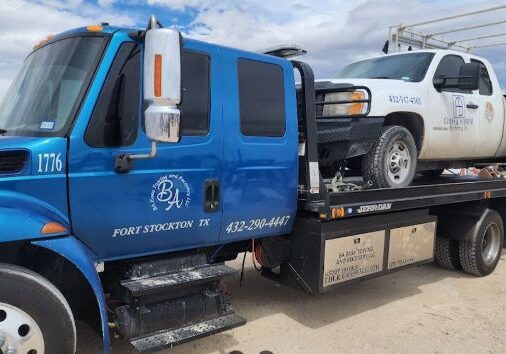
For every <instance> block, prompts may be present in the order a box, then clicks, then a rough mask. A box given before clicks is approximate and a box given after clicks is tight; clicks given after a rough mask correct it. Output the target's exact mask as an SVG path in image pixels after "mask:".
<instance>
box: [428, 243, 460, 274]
mask: <svg viewBox="0 0 506 354" xmlns="http://www.w3.org/2000/svg"><path fill="white" fill-rule="evenodd" d="M434 253H435V254H434V255H435V258H436V262H437V264H439V265H440V266H441V267H443V268H445V269H448V270H460V269H462V266H461V265H460V256H459V241H457V240H452V239H449V238H446V237H436V245H435V252H434Z"/></svg>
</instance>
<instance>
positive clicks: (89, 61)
mask: <svg viewBox="0 0 506 354" xmlns="http://www.w3.org/2000/svg"><path fill="white" fill-rule="evenodd" d="M106 43H107V37H105V36H93V37H91V36H83V37H70V38H65V39H61V40H58V41H55V42H53V43H50V44H48V45H45V46H43V47H41V48H39V49H36V50H35V51H34V52H32V54H30V55H29V56H28V58H27V59H26V60H25V63H24V65H23V67H22V68H21V71H20V72H19V73H18V75H17V76H16V78H15V79H14V81H13V83H12V85H11V87H10V88H9V90H8V91H7V93H6V95H5V98H4V101H3V103H2V105H0V129H2V134H4V135H24V136H65V135H66V133H67V131H68V129H69V128H70V125H71V124H72V120H73V118H74V116H75V112H76V111H77V109H78V108H79V105H80V103H81V100H82V97H83V96H84V94H85V92H86V90H87V88H88V84H89V82H90V80H91V78H92V77H93V74H94V73H95V69H96V67H97V65H98V62H99V60H100V57H101V54H102V51H103V49H104V47H105V45H106Z"/></svg>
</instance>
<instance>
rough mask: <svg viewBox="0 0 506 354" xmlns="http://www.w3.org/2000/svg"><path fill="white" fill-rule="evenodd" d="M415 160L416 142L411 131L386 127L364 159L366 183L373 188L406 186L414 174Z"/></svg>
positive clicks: (363, 169)
mask: <svg viewBox="0 0 506 354" xmlns="http://www.w3.org/2000/svg"><path fill="white" fill-rule="evenodd" d="M416 162H417V149H416V144H415V140H414V139H413V136H412V135H411V133H410V132H409V130H407V129H406V128H404V127H401V126H398V125H391V126H386V127H383V128H382V129H381V131H380V134H379V137H378V139H377V140H376V142H375V143H374V144H373V146H372V147H371V149H370V150H369V152H368V153H367V155H365V156H364V158H363V159H362V176H363V178H364V183H368V182H369V183H370V184H371V187H373V188H399V187H407V186H409V185H410V184H411V182H412V181H413V178H414V176H415V172H416Z"/></svg>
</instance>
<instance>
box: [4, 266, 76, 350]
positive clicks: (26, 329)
mask: <svg viewBox="0 0 506 354" xmlns="http://www.w3.org/2000/svg"><path fill="white" fill-rule="evenodd" d="M75 351H76V327H75V323H74V317H73V315H72V311H71V310H70V307H69V305H68V303H67V301H66V300H65V298H64V297H63V295H62V294H61V292H60V291H59V290H58V289H57V288H56V287H55V286H54V285H53V284H51V283H50V282H49V281H48V280H47V279H45V278H43V277H41V276H40V275H39V274H37V273H34V272H32V271H30V270H28V269H25V268H22V267H18V266H12V265H7V264H0V353H27V354H44V353H46V354H53V353H55V354H73V353H75Z"/></svg>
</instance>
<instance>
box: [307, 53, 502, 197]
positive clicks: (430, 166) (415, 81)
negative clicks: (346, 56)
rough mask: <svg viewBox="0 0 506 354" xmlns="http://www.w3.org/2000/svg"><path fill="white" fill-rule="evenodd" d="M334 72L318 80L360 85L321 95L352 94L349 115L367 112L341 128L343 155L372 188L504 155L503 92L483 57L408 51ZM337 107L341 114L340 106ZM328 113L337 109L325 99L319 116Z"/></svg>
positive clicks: (400, 184) (342, 97)
mask: <svg viewBox="0 0 506 354" xmlns="http://www.w3.org/2000/svg"><path fill="white" fill-rule="evenodd" d="M338 77H339V78H338V79H332V80H326V81H325V82H320V84H332V85H335V84H338V85H343V86H346V85H353V87H358V88H357V89H356V91H355V92H354V93H349V94H348V95H347V96H346V95H343V94H342V93H338V94H336V95H337V96H332V95H331V94H328V95H326V96H325V98H324V101H327V102H330V101H336V100H337V101H339V100H340V101H341V102H343V100H350V101H353V100H357V99H358V100H357V102H355V103H349V104H348V108H347V111H348V113H350V118H351V117H352V116H353V114H356V113H364V115H365V114H367V116H366V117H364V115H363V116H362V117H356V118H352V119H349V120H348V121H347V122H348V123H346V124H347V127H346V128H344V129H343V130H342V131H341V133H343V132H344V134H345V135H347V138H343V140H345V141H347V142H348V144H345V146H347V148H346V149H345V153H344V159H345V160H346V161H347V163H348V167H350V166H356V167H360V168H361V170H362V171H361V172H362V176H363V177H364V180H365V181H366V182H367V181H370V183H372V186H374V187H376V188H391V187H404V186H407V185H409V184H410V183H411V182H412V180H413V178H414V176H415V174H416V173H421V174H424V175H438V174H440V173H441V172H442V171H443V169H445V168H459V167H469V166H473V165H475V164H476V163H480V162H487V163H488V162H494V161H497V160H498V159H500V158H503V157H505V156H506V139H505V138H504V137H505V136H506V125H505V104H504V103H505V100H504V97H503V95H502V92H501V88H500V87H499V82H498V80H497V77H496V75H495V73H494V70H493V69H492V67H491V65H490V63H489V62H488V61H487V60H485V59H483V58H480V57H477V56H474V55H471V54H468V53H461V52H456V51H451V50H419V51H410V52H405V53H398V54H390V55H384V56H381V57H376V58H372V59H368V60H362V61H358V62H355V63H352V64H350V65H348V66H346V67H345V68H344V69H343V70H342V71H341V72H340V74H339V75H338ZM359 87H362V89H360V88H359ZM317 88H318V87H317ZM320 88H321V87H320ZM360 99H363V100H362V101H363V102H361V100H360ZM367 99H369V100H370V101H369V102H367V103H365V101H367ZM345 102H346V101H345ZM357 106H358V107H357ZM329 107H331V106H329ZM336 107H337V106H336ZM335 109H336V110H341V112H340V114H339V115H342V113H343V112H342V110H343V107H338V108H335ZM325 110H326V112H325ZM345 110H346V109H345ZM366 111H367V112H366ZM344 113H346V112H344ZM329 115H330V116H332V115H334V116H335V115H338V114H336V112H332V108H327V107H325V108H324V112H323V115H322V117H323V118H325V116H329ZM345 115H346V114H345ZM321 124H323V123H321ZM342 146H343V145H341V148H342Z"/></svg>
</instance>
